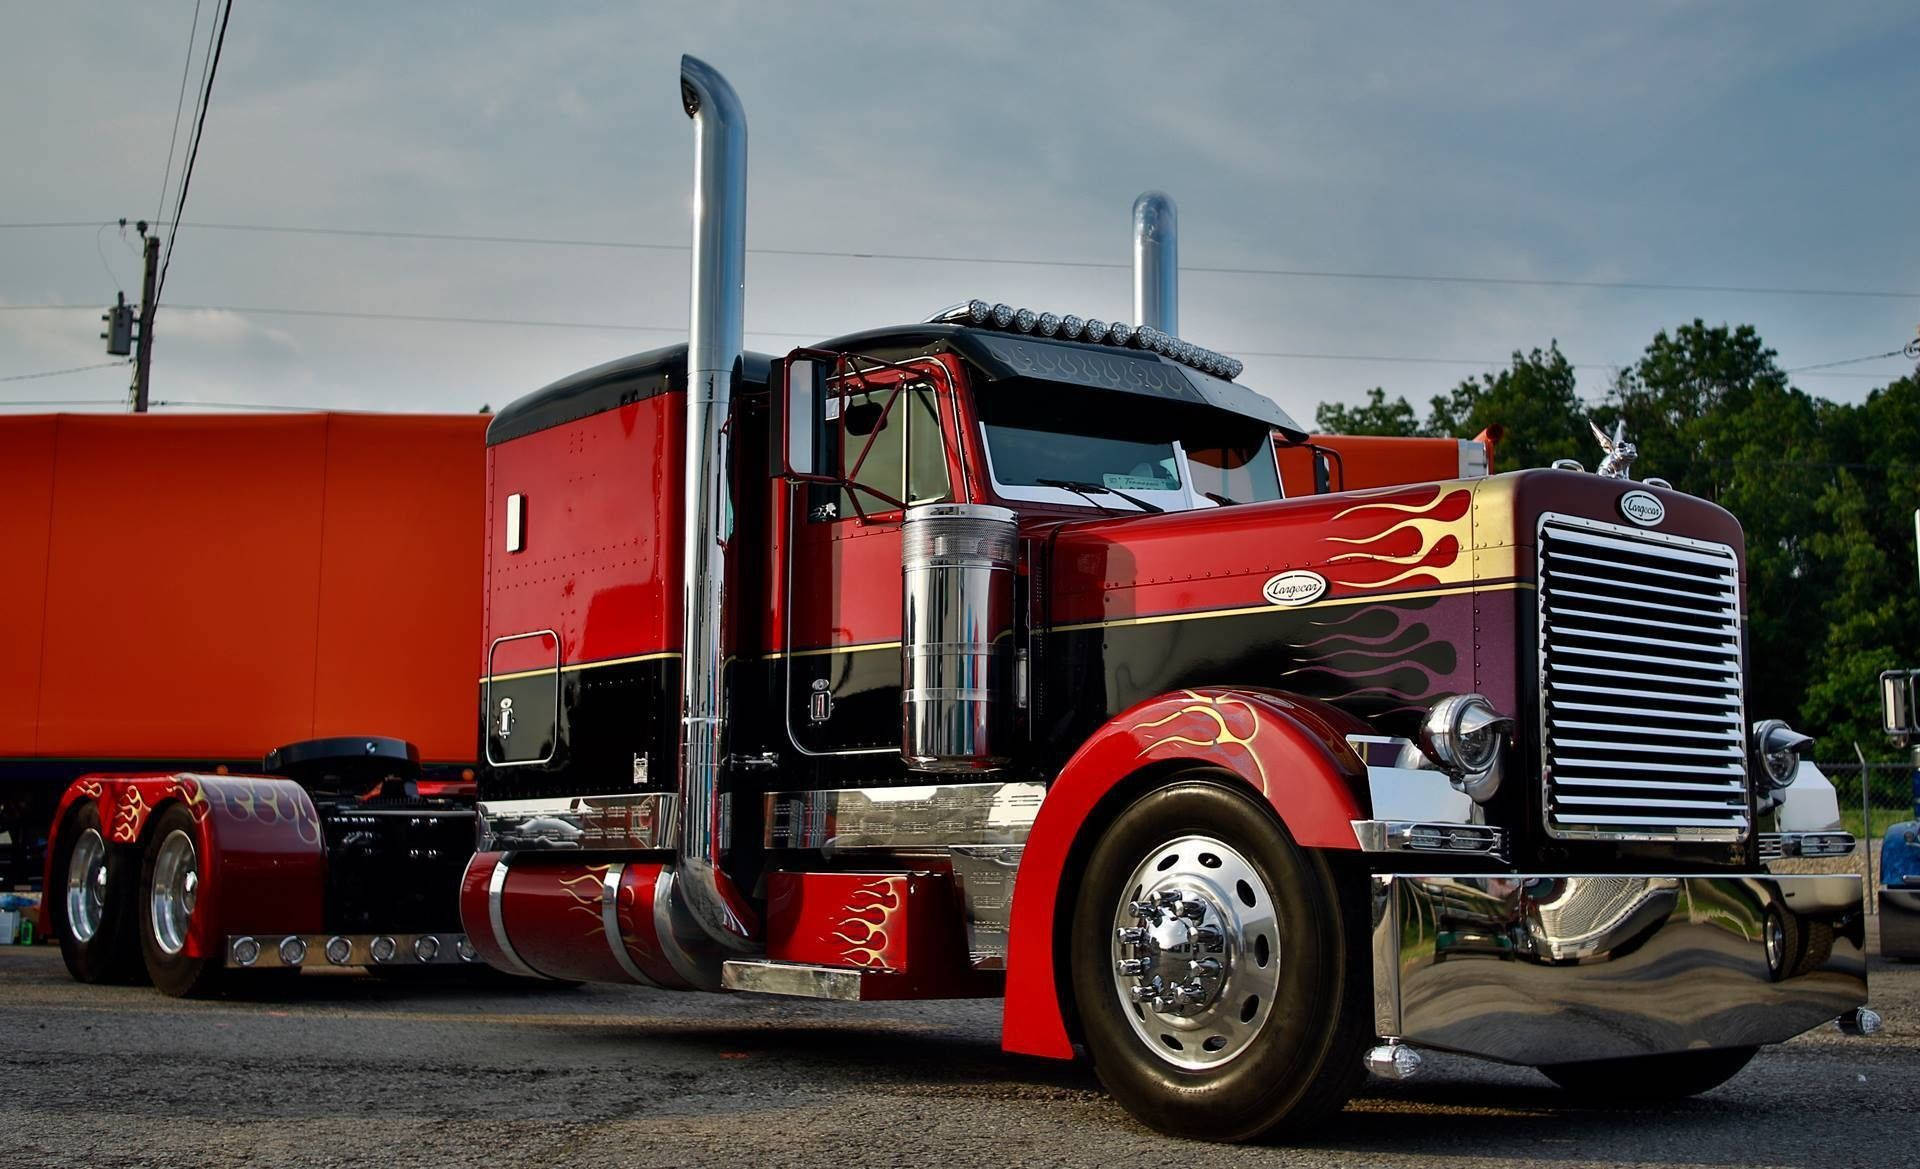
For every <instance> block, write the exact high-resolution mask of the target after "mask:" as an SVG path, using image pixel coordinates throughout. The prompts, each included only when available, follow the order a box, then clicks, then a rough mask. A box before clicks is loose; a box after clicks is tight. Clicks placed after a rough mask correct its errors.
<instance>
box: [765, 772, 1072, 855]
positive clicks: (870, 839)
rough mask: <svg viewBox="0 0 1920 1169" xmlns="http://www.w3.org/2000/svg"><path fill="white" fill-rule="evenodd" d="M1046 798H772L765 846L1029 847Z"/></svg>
mask: <svg viewBox="0 0 1920 1169" xmlns="http://www.w3.org/2000/svg"><path fill="white" fill-rule="evenodd" d="M1046 795H1047V789H1046V788H1045V787H1044V786H1043V785H1041V784H1038V783H961V784H938V785H926V786H921V787H895V788H837V789H830V790H826V791H798V792H791V791H790V792H768V793H767V794H766V796H765V797H764V800H765V804H764V809H763V810H764V812H765V816H764V821H763V822H764V825H765V826H764V828H763V834H762V840H761V843H762V844H764V845H765V846H766V847H767V848H791V849H823V850H834V851H838V850H844V849H856V848H873V849H909V848H923V849H945V848H951V847H953V846H956V845H1019V844H1025V843H1026V840H1027V833H1028V832H1029V831H1030V830H1031V829H1032V827H1033V822H1034V819H1035V818H1036V817H1037V816H1038V815H1039V814H1040V803H1041V801H1042V800H1044V799H1046Z"/></svg>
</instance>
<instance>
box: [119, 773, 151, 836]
mask: <svg viewBox="0 0 1920 1169" xmlns="http://www.w3.org/2000/svg"><path fill="white" fill-rule="evenodd" d="M121 791H123V792H124V793H125V795H123V796H122V797H121V799H120V803H119V805H118V806H117V807H115V808H114V809H113V831H112V832H111V833H110V835H111V836H112V837H113V842H114V843H115V844H132V843H133V842H134V841H136V840H138V839H140V826H141V825H143V824H145V823H146V822H147V812H148V811H150V810H151V809H150V808H149V807H148V804H147V797H146V796H144V795H142V794H141V792H140V788H139V787H138V786H136V785H134V784H128V785H126V786H125V787H123V788H122V789H121Z"/></svg>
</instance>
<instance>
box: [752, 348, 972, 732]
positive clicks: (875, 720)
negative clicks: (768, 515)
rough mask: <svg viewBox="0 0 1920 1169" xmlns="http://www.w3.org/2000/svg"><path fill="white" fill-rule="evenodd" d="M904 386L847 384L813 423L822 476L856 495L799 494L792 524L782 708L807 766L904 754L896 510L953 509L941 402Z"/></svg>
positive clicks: (836, 490) (926, 385) (820, 488)
mask: <svg viewBox="0 0 1920 1169" xmlns="http://www.w3.org/2000/svg"><path fill="white" fill-rule="evenodd" d="M902 380H905V379H902V378H893V379H891V380H884V379H880V378H869V379H865V380H863V381H861V382H859V383H855V384H851V385H849V386H847V387H845V390H844V392H843V393H841V392H836V393H834V394H830V395H828V397H827V398H826V399H825V401H824V402H823V404H822V408H821V410H820V411H819V417H817V418H815V420H814V426H815V431H816V442H817V446H816V449H817V450H818V451H819V456H820V457H819V465H820V466H822V467H838V468H842V470H843V472H844V473H845V476H846V478H847V480H848V481H849V482H850V483H851V484H852V485H853V486H851V487H848V486H838V485H833V484H822V483H809V484H805V485H803V486H801V487H800V488H798V489H797V492H796V495H795V500H794V502H795V507H794V514H793V515H792V516H791V518H790V522H791V536H790V542H789V549H790V552H789V558H788V564H787V570H788V579H787V581H786V586H785V589H786V594H787V600H786V611H787V613H788V614H789V620H790V627H789V629H788V630H787V631H786V650H787V653H786V656H785V662H786V669H785V674H786V677H785V685H784V688H783V697H784V700H785V704H786V723H787V730H788V735H789V737H790V739H791V740H792V742H793V745H794V746H795V747H796V748H798V749H799V750H800V751H801V752H802V753H805V754H816V755H843V754H844V755H851V754H869V755H875V756H877V755H881V754H888V753H897V752H898V751H899V749H900V701H901V695H900V525H901V521H902V511H901V507H900V504H901V503H902V502H905V503H933V502H938V501H941V500H947V499H951V498H953V495H952V488H951V486H950V479H949V474H948V465H947V444H946V442H945V441H944V440H943V437H942V411H943V407H942V402H941V395H940V393H939V390H938V389H937V388H936V387H935V385H933V384H932V383H931V382H928V381H925V380H913V381H910V382H909V383H908V384H906V385H904V386H900V382H901V381H902ZM940 381H941V382H942V384H943V385H944V384H945V379H944V378H942V379H940ZM896 386H899V389H898V392H897V393H896V392H895V387H896ZM836 389H838V387H836ZM843 412H844V418H843V417H842V414H843ZM843 423H844V425H843ZM869 440H871V441H869ZM843 442H844V444H845V446H846V448H847V450H846V451H845V454H844V460H843V457H842V451H841V449H840V448H841V445H842V443H843ZM863 448H864V454H863V453H862V450H863Z"/></svg>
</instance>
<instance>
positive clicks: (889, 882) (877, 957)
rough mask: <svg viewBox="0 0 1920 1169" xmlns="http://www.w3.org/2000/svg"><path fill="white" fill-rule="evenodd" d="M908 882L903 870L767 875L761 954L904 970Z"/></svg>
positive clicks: (907, 952) (825, 963)
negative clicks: (764, 936) (764, 943)
mask: <svg viewBox="0 0 1920 1169" xmlns="http://www.w3.org/2000/svg"><path fill="white" fill-rule="evenodd" d="M924 879H925V878H921V880H924ZM913 880H914V878H912V877H909V876H908V875H907V874H905V873H772V874H769V875H768V877H767V957H769V958H774V959H777V960H779V961H782V962H804V963H808V964H810V965H817V966H862V967H867V968H869V969H874V970H906V969H908V964H909V955H910V945H909V932H908V924H909V921H910V917H909V902H910V901H911V900H914V899H913V898H912V897H911V896H910V893H909V889H908V886H909V883H910V882H912V881H913Z"/></svg>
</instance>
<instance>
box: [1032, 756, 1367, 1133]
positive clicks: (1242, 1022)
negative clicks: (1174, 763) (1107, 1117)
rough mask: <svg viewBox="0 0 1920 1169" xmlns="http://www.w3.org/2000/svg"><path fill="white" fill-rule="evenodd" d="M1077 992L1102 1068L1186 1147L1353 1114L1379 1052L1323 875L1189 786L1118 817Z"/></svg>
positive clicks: (1310, 861) (1091, 903)
mask: <svg viewBox="0 0 1920 1169" xmlns="http://www.w3.org/2000/svg"><path fill="white" fill-rule="evenodd" d="M1083 871H1084V872H1085V873H1086V877H1085V880H1084V881H1083V883H1082V884H1081V887H1080V892H1079V896H1078V898H1077V899H1076V902H1075V906H1074V917H1073V933H1072V936H1071V939H1070V952H1071V958H1072V981H1073V995H1074V1002H1075V1005H1076V1006H1077V1007H1078V1010H1079V1017H1080V1024H1081V1029H1082V1032H1083V1035H1084V1038H1085V1040H1086V1045H1087V1049H1088V1051H1089V1053H1090V1054H1091V1055H1092V1057H1093V1064H1094V1069H1095V1071H1097V1072H1098V1073H1099V1075H1100V1079H1101V1082H1102V1083H1104V1084H1105V1085H1106V1086H1107V1090H1108V1091H1110V1092H1111V1093H1113V1095H1114V1097H1115V1099H1117V1100H1119V1102H1120V1103H1121V1104H1122V1105H1123V1106H1124V1107H1125V1108H1126V1109H1127V1111H1129V1112H1131V1113H1133V1115H1134V1116H1136V1117H1138V1118H1139V1119H1140V1120H1142V1121H1144V1122H1145V1123H1147V1124H1149V1125H1151V1126H1152V1127H1154V1128H1156V1129H1159V1130H1160V1131H1161V1132H1165V1133H1170V1134H1173V1135H1176V1136H1183V1137H1192V1138H1198V1139H1202V1140H1216V1141H1237V1140H1247V1139H1251V1138H1253V1137H1256V1136H1274V1135H1281V1134H1295V1133H1299V1132H1302V1131H1305V1130H1307V1129H1308V1128H1310V1127H1312V1126H1313V1125H1314V1124H1315V1123H1317V1122H1320V1121H1322V1120H1324V1119H1325V1118H1327V1117H1328V1116H1330V1115H1331V1114H1333V1113H1335V1112H1337V1111H1339V1109H1340V1107H1341V1105H1343V1104H1344V1103H1346V1101H1347V1098H1348V1097H1349V1096H1351V1095H1352V1094H1353V1091H1354V1089H1355V1088H1357V1087H1358V1086H1359V1084H1360V1081H1361V1080H1362V1079H1363V1078H1364V1076H1365V1068H1364V1066H1363V1064H1362V1062H1361V1053H1362V1050H1363V1048H1364V1046H1365V1044H1366V1042H1367V1040H1368V1039H1369V1038H1370V1035H1369V1029H1370V1028H1371V1025H1372V1023H1371V1015H1370V1012H1369V1009H1368V1008H1369V1004H1370V1001H1371V1000H1370V996H1369V995H1368V993H1367V988H1366V987H1365V986H1364V985H1363V980H1364V978H1365V976H1366V969H1365V964H1364V963H1363V962H1360V961H1357V960H1356V958H1355V947H1356V946H1357V945H1358V935H1356V934H1355V933H1354V932H1353V931H1354V929H1355V926H1354V918H1353V916H1352V914H1351V913H1349V912H1343V905H1342V900H1341V898H1340V896H1339V892H1338V889H1337V888H1336V884H1335V881H1334V878H1333V874H1332V872H1331V871H1330V869H1329V868H1328V866H1327V863H1326V860H1325V859H1324V858H1323V857H1320V856H1318V855H1316V854H1313V853H1309V852H1306V851H1304V850H1302V849H1301V848H1299V847H1298V846H1296V845H1295V844H1294V843H1293V841H1292V840H1291V839H1289V837H1288V836H1287V834H1286V830H1285V829H1284V828H1282V827H1281V826H1280V824H1278V823H1277V822H1276V821H1275V820H1274V818H1273V817H1272V816H1271V815H1270V814H1269V813H1268V812H1267V811H1266V810H1265V809H1263V808H1261V807H1259V806H1257V805H1255V804H1254V803H1253V802H1252V801H1251V800H1249V799H1248V798H1246V797H1244V796H1242V795H1241V794H1239V793H1238V792H1237V791H1234V790H1232V789H1230V788H1227V787H1225V786H1223V785H1221V784H1220V783H1217V782H1214V781H1212V780H1210V779H1208V778H1205V777H1204V775H1203V773H1193V774H1189V775H1187V776H1184V777H1180V778H1178V779H1176V780H1175V782H1174V783H1172V784H1171V785H1170V786H1167V787H1163V788H1159V789H1157V790H1155V791H1152V792H1150V793H1148V794H1146V795H1144V796H1142V797H1140V798H1139V799H1137V800H1135V801H1134V802H1133V803H1132V805H1130V806H1129V807H1127V808H1126V809H1125V810H1124V811H1122V812H1121V813H1120V815H1119V817H1118V818H1116V819H1115V820H1114V822H1113V824H1112V825H1111V826H1110V827H1108V829H1107V830H1106V832H1105V834H1104V835H1102V836H1101V838H1100V840H1099V842H1098V843H1097V844H1095V846H1094V848H1093V851H1092V853H1091V854H1090V855H1089V856H1088V858H1087V863H1086V866H1085V868H1084V870H1083Z"/></svg>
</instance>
